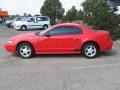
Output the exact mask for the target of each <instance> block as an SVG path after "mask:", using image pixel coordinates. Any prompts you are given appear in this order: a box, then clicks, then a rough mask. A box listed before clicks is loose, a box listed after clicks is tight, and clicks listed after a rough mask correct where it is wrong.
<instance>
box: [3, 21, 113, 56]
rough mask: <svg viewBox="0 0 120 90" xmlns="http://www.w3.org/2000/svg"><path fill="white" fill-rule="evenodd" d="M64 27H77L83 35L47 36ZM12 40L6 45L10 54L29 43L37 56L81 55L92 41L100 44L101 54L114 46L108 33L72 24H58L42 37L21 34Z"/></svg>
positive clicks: (33, 34)
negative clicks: (86, 45)
mask: <svg viewBox="0 0 120 90" xmlns="http://www.w3.org/2000/svg"><path fill="white" fill-rule="evenodd" d="M62 26H71V27H76V28H79V29H81V30H82V32H83V33H82V34H75V35H58V36H57V35H56V36H50V37H47V36H46V35H45V34H46V33H47V32H48V31H50V30H52V29H54V28H56V27H62ZM10 40H12V41H13V42H12V43H6V44H5V45H4V47H5V49H6V50H7V51H8V52H12V53H16V51H17V46H18V45H19V44H20V43H23V42H27V43H29V44H31V45H32V46H33V47H34V50H35V54H79V53H81V52H80V50H81V48H82V46H83V45H84V44H85V43H87V42H91V41H92V42H96V43H97V44H98V46H99V50H100V51H101V52H106V51H108V50H110V49H111V48H112V44H113V41H112V40H111V39H110V33H109V32H108V31H95V30H92V29H89V28H86V27H84V26H80V25H78V24H71V23H64V24H57V25H55V26H53V27H51V28H49V29H48V30H45V31H44V32H43V34H42V35H36V34H35V33H28V34H20V35H17V36H14V37H12V38H10Z"/></svg>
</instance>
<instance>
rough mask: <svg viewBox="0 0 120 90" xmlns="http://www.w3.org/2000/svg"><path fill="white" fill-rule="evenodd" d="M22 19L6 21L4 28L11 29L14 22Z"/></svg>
mask: <svg viewBox="0 0 120 90" xmlns="http://www.w3.org/2000/svg"><path fill="white" fill-rule="evenodd" d="M21 18H22V17H17V18H14V19H13V20H7V21H6V22H5V23H6V26H7V27H8V28H11V27H13V24H14V22H15V21H19V20H20V19H21Z"/></svg>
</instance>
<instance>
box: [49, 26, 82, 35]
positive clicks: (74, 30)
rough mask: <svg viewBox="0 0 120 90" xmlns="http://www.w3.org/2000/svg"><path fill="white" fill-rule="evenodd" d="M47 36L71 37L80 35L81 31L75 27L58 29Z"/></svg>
mask: <svg viewBox="0 0 120 90" xmlns="http://www.w3.org/2000/svg"><path fill="white" fill-rule="evenodd" d="M48 34H49V35H73V34H82V30H80V29H79V28H75V27H68V26H65V27H58V28H54V29H53V30H51V31H49V32H48Z"/></svg>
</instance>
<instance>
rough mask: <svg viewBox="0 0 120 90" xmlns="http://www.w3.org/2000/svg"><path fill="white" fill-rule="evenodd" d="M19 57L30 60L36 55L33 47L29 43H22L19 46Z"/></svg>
mask: <svg viewBox="0 0 120 90" xmlns="http://www.w3.org/2000/svg"><path fill="white" fill-rule="evenodd" d="M18 55H19V56H20V57H22V58H25V59H27V58H30V57H32V56H33V55H34V49H33V47H32V46H31V45H30V44H28V43H22V44H20V45H19V46H18Z"/></svg>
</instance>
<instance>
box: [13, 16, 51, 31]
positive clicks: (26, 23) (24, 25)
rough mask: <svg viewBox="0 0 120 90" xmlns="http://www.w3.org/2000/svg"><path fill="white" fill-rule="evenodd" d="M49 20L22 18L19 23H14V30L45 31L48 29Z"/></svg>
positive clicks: (36, 17)
mask: <svg viewBox="0 0 120 90" xmlns="http://www.w3.org/2000/svg"><path fill="white" fill-rule="evenodd" d="M50 26H51V25H50V19H49V18H48V17H46V16H35V17H27V18H23V19H21V20H20V21H16V22H15V23H14V28H15V29H16V30H28V29H40V28H42V29H44V30H45V29H47V28H48V27H50Z"/></svg>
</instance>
